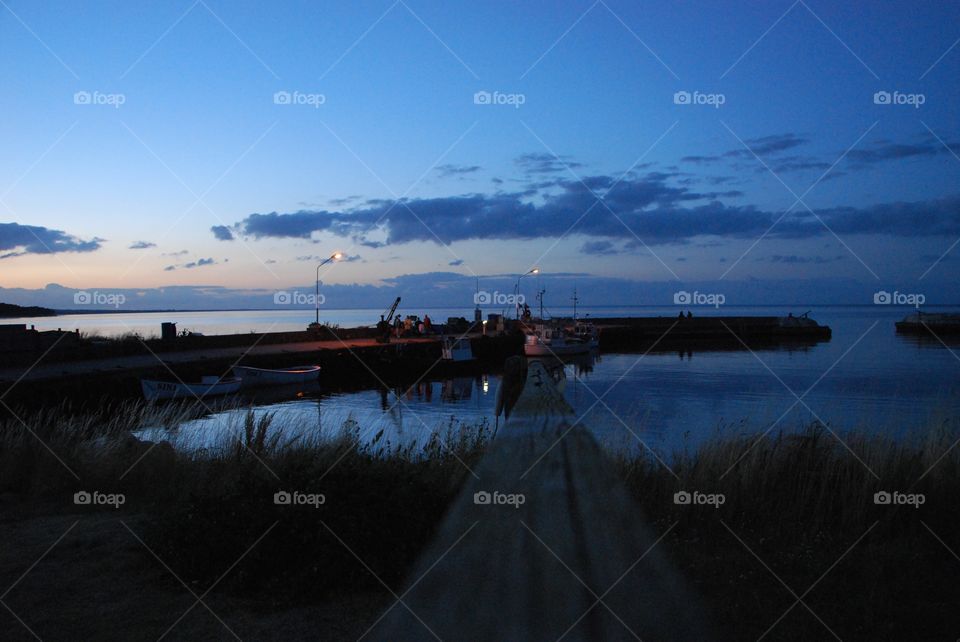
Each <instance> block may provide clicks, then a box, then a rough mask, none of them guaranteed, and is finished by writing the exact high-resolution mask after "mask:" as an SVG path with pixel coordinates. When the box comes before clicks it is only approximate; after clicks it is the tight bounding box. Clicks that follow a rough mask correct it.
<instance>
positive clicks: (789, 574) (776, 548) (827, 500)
mask: <svg viewBox="0 0 960 642" xmlns="http://www.w3.org/2000/svg"><path fill="white" fill-rule="evenodd" d="M958 438H960V430H958V426H957V424H956V423H955V422H950V421H945V422H943V423H941V424H937V425H935V426H933V427H931V428H930V429H929V431H928V432H927V433H926V434H923V435H921V436H918V437H916V438H912V439H911V438H907V439H905V440H902V441H893V440H891V439H888V438H885V437H882V436H876V435H868V434H864V433H858V434H839V433H838V434H836V435H835V434H833V433H831V432H830V431H829V430H827V429H826V428H825V427H823V426H818V425H814V426H811V427H809V428H808V429H806V430H804V431H801V432H800V433H796V434H772V435H769V436H765V437H759V438H758V437H736V438H729V437H717V438H715V439H713V440H712V441H710V442H709V443H707V444H705V445H704V446H703V447H701V448H699V449H697V450H696V451H695V452H690V453H680V454H677V455H676V456H675V457H672V458H670V459H663V458H661V460H659V461H658V459H657V458H656V457H654V456H652V455H648V456H643V457H636V456H632V455H619V456H618V457H617V464H618V467H619V470H620V473H621V475H622V477H623V479H624V480H625V482H626V484H627V486H628V488H629V489H630V491H631V492H632V494H633V495H634V497H635V498H636V499H637V501H638V503H639V505H640V506H641V507H642V509H643V510H644V512H645V514H646V515H647V516H648V517H649V518H650V519H651V520H652V521H653V522H654V523H655V525H656V527H657V528H658V529H659V530H660V531H661V532H663V531H666V530H668V529H670V537H668V538H666V539H665V541H664V543H663V546H664V548H665V549H666V550H667V551H668V552H669V555H670V557H671V558H672V559H673V560H674V563H675V564H676V565H677V566H678V567H679V568H680V570H681V572H683V574H684V575H686V576H687V577H688V578H689V579H690V580H691V581H692V582H693V583H694V584H695V585H696V586H697V588H698V589H699V592H700V594H701V595H702V596H703V597H704V600H705V602H706V604H707V607H708V609H707V610H708V612H709V613H710V614H711V617H712V618H713V619H714V620H715V622H716V626H717V629H718V632H722V636H721V637H723V638H725V639H757V638H759V637H760V636H761V635H763V634H764V632H765V631H766V630H767V629H768V627H770V626H771V625H773V624H774V622H775V621H776V618H777V617H779V616H780V615H781V614H784V613H785V612H786V611H787V609H788V608H789V607H790V605H791V604H792V603H794V600H795V597H794V596H793V595H791V593H790V591H793V592H794V593H795V594H796V596H800V595H802V594H804V592H806V591H807V590H808V589H810V593H809V595H807V596H806V597H805V598H804V603H805V604H806V605H808V606H809V607H810V608H811V609H812V610H813V611H815V612H816V614H817V615H816V617H815V616H813V615H811V614H810V612H809V611H807V610H806V607H804V606H802V605H797V606H796V607H795V609H793V610H792V611H790V613H789V615H788V616H787V617H785V618H784V620H783V621H781V622H780V623H779V624H777V626H776V628H775V629H774V630H773V631H772V632H771V633H770V637H771V639H786V640H807V639H830V638H832V635H831V633H830V631H828V629H827V628H825V627H824V625H823V624H822V623H821V622H820V621H818V619H817V618H821V619H822V620H823V621H824V622H826V623H827V624H828V626H829V627H831V628H832V629H834V630H835V632H836V633H837V634H838V635H839V636H840V637H841V638H843V639H868V638H869V639H941V638H943V639H947V638H951V639H952V637H955V635H956V631H957V630H960V614H958V613H957V611H956V609H955V608H954V607H953V606H952V605H955V604H957V603H960V589H958V587H957V584H956V582H955V579H954V578H955V574H956V571H957V569H958V568H960V559H957V558H956V556H955V555H954V552H956V551H958V550H960V502H958V501H957V497H960V446H958V447H955V446H957V441H958ZM841 439H842V441H841ZM668 466H669V468H668ZM678 491H687V492H693V491H699V492H701V493H705V494H722V495H723V497H724V499H725V501H724V502H723V504H722V505H721V506H720V507H719V508H714V507H712V506H710V505H701V506H693V505H678V504H676V503H674V493H676V492H678ZM881 491H886V492H891V493H892V492H894V491H896V492H899V493H904V494H913V495H917V494H921V495H922V496H923V504H922V505H920V506H919V508H917V507H914V506H911V505H900V506H894V505H878V504H876V503H875V502H874V495H875V493H877V492H881ZM951 549H952V550H951ZM788 587H789V588H788ZM944 636H946V637H944Z"/></svg>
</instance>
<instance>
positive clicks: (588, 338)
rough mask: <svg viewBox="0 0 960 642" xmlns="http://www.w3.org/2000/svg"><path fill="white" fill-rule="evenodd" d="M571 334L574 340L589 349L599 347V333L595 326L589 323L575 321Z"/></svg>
mask: <svg viewBox="0 0 960 642" xmlns="http://www.w3.org/2000/svg"><path fill="white" fill-rule="evenodd" d="M571 333H572V335H573V337H574V338H575V339H579V340H580V341H583V342H584V343H586V344H587V345H588V346H589V347H590V348H597V347H599V346H600V332H599V331H598V330H597V326H595V325H593V324H592V323H590V322H589V321H583V320H577V321H575V322H574V324H573V328H572V331H571Z"/></svg>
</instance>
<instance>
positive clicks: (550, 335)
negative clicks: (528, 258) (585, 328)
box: [523, 290, 590, 357]
mask: <svg viewBox="0 0 960 642" xmlns="http://www.w3.org/2000/svg"><path fill="white" fill-rule="evenodd" d="M544 293H545V290H540V291H539V292H537V300H539V302H540V322H539V323H538V324H537V325H536V327H535V328H532V329H528V330H527V332H526V339H525V340H524V343H523V354H525V355H526V356H528V357H563V356H567V355H573V354H584V353H587V352H589V351H590V344H589V343H588V342H587V341H584V340H582V339H580V338H577V337H572V336H567V333H566V332H565V331H564V329H563V328H561V327H559V326H552V325H548V324H546V323H544V322H543V295H544ZM574 296H576V294H574Z"/></svg>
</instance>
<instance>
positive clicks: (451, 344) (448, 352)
mask: <svg viewBox="0 0 960 642" xmlns="http://www.w3.org/2000/svg"><path fill="white" fill-rule="evenodd" d="M443 360H444V361H454V362H459V361H473V346H472V345H471V344H470V339H467V338H465V337H459V338H457V339H452V338H450V337H445V338H444V339H443Z"/></svg>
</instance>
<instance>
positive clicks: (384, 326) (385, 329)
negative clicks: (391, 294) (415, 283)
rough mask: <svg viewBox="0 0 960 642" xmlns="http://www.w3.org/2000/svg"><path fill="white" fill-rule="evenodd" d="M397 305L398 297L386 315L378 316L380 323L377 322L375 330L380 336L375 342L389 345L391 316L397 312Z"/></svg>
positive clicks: (398, 302) (398, 303)
mask: <svg viewBox="0 0 960 642" xmlns="http://www.w3.org/2000/svg"><path fill="white" fill-rule="evenodd" d="M398 305H400V297H397V300H396V301H394V302H393V305H391V306H390V309H388V310H387V312H386V314H381V315H380V321H378V322H377V330H378V331H379V335H380V336H379V337H377V341H379V342H380V343H390V322H391V321H393V314H394V313H395V312H396V311H397V306H398Z"/></svg>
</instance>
